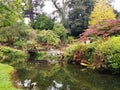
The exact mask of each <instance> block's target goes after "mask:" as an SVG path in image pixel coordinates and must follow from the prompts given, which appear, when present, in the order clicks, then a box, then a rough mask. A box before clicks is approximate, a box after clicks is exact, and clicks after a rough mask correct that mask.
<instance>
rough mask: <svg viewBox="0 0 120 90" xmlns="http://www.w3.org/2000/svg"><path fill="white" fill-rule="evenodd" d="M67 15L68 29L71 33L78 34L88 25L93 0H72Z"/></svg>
mask: <svg viewBox="0 0 120 90" xmlns="http://www.w3.org/2000/svg"><path fill="white" fill-rule="evenodd" d="M70 6H71V9H70V11H69V15H68V20H67V22H68V29H69V30H70V33H71V35H73V36H78V35H79V34H81V33H82V32H84V30H85V29H87V27H88V20H89V15H90V13H91V11H92V10H93V6H94V0H72V1H71V3H70Z"/></svg>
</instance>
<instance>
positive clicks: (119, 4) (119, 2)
mask: <svg viewBox="0 0 120 90" xmlns="http://www.w3.org/2000/svg"><path fill="white" fill-rule="evenodd" d="M113 5H114V6H113V7H114V8H115V9H116V10H118V11H119V12H120V0H115V3H113Z"/></svg>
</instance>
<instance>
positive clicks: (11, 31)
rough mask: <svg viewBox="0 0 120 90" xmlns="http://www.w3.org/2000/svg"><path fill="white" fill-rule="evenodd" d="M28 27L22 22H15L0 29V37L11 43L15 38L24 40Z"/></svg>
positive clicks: (26, 37)
mask: <svg viewBox="0 0 120 90" xmlns="http://www.w3.org/2000/svg"><path fill="white" fill-rule="evenodd" d="M29 32H30V28H29V27H28V26H27V25H25V24H24V23H16V24H14V25H11V26H8V27H2V28H1V29H0V38H2V39H3V40H4V41H7V42H8V43H11V42H12V43H13V42H14V41H16V40H22V41H25V40H27V39H28V33H29Z"/></svg>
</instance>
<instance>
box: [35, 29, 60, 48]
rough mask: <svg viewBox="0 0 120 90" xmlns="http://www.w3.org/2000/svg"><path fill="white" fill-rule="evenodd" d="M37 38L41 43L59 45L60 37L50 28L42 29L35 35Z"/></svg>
mask: <svg viewBox="0 0 120 90" xmlns="http://www.w3.org/2000/svg"><path fill="white" fill-rule="evenodd" d="M37 40H38V42H40V43H43V44H50V45H53V46H55V47H58V46H59V43H60V39H59V36H58V35H56V34H55V33H54V32H53V31H51V30H42V31H40V33H39V34H38V36H37Z"/></svg>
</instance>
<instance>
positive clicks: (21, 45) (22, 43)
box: [13, 40, 27, 49]
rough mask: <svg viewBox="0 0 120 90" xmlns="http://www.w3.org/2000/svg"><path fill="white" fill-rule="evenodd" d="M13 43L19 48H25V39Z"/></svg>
mask: <svg viewBox="0 0 120 90" xmlns="http://www.w3.org/2000/svg"><path fill="white" fill-rule="evenodd" d="M13 45H14V46H16V47H17V48H20V49H23V48H26V46H27V44H26V43H25V41H22V40H20V41H16V42H14V44H13Z"/></svg>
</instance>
